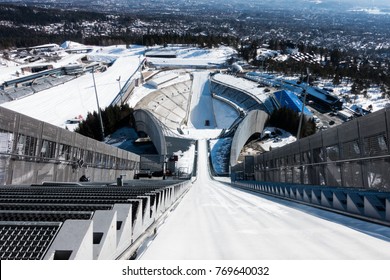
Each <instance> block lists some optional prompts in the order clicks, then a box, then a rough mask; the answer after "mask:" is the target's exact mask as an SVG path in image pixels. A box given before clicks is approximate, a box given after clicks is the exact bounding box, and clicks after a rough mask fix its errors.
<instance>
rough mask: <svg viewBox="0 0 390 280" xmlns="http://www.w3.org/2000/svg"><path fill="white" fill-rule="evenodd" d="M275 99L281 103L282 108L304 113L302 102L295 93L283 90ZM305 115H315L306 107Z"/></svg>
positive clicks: (276, 93) (278, 92)
mask: <svg viewBox="0 0 390 280" xmlns="http://www.w3.org/2000/svg"><path fill="white" fill-rule="evenodd" d="M274 95H275V99H276V100H277V101H278V102H279V104H280V107H287V108H289V109H292V110H294V111H295V112H298V113H301V112H302V101H301V100H300V99H299V98H298V96H296V95H295V94H294V93H293V92H291V91H288V90H281V91H277V92H275V93H274ZM303 113H304V114H305V115H306V116H312V115H313V113H312V112H310V111H309V109H307V107H306V106H305V107H304V108H303Z"/></svg>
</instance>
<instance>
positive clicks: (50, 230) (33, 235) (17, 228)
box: [0, 223, 61, 260]
mask: <svg viewBox="0 0 390 280" xmlns="http://www.w3.org/2000/svg"><path fill="white" fill-rule="evenodd" d="M60 225H61V223H55V224H54V223H53V224H39V223H35V224H32V223H30V224H28V223H25V224H12V223H8V224H6V223H1V224H0V260H40V259H42V258H43V256H44V254H45V253H46V251H47V249H48V248H49V246H50V244H51V243H52V241H53V240H54V238H55V236H56V234H57V232H58V230H59V227H60Z"/></svg>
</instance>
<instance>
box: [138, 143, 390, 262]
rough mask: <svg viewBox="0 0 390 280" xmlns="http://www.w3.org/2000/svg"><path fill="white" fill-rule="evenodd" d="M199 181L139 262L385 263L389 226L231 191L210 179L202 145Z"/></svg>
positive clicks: (388, 255)
mask: <svg viewBox="0 0 390 280" xmlns="http://www.w3.org/2000/svg"><path fill="white" fill-rule="evenodd" d="M198 155H199V158H198V160H199V161H198V168H199V169H198V178H197V180H196V181H195V182H194V183H193V186H192V188H191V189H190V191H189V192H188V193H187V194H186V195H185V197H184V198H183V200H182V201H181V202H180V204H179V205H178V206H177V208H176V209H175V211H173V212H171V214H170V215H169V217H168V219H167V220H166V222H165V224H163V225H162V226H161V227H160V228H159V230H158V232H157V235H156V237H155V238H154V239H153V240H152V241H151V242H150V243H149V244H148V245H149V246H148V247H147V248H146V249H145V250H144V251H143V252H142V254H141V255H140V259H142V260H151V259H155V260H165V259H167V260H178V259H180V260H210V259H224V260H232V259H275V260H276V259H279V260H280V259H305V260H307V259H389V258H390V242H389V241H390V228H388V227H384V226H378V225H373V224H370V223H366V222H362V221H359V220H355V219H352V218H348V217H344V216H340V215H337V214H333V213H329V212H326V211H322V210H318V209H314V208H310V207H306V206H301V205H297V204H294V203H291V202H285V201H282V200H278V199H273V198H269V197H265V196H260V195H257V194H253V193H250V192H245V191H242V190H238V189H234V188H232V187H230V186H229V185H227V184H225V183H222V182H218V181H215V180H213V179H212V178H210V176H209V173H208V167H207V149H206V141H205V140H201V141H200V143H199V150H198Z"/></svg>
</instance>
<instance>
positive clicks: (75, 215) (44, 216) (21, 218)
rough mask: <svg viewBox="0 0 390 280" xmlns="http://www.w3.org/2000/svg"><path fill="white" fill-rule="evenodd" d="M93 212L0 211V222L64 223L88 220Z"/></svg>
mask: <svg viewBox="0 0 390 280" xmlns="http://www.w3.org/2000/svg"><path fill="white" fill-rule="evenodd" d="M92 215H93V212H44V211H28V212H26V211H0V221H13V222H17V221H18V222H64V221H66V220H70V219H72V220H90V219H91V218H92Z"/></svg>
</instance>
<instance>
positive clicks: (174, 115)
mask: <svg viewBox="0 0 390 280" xmlns="http://www.w3.org/2000/svg"><path fill="white" fill-rule="evenodd" d="M191 86H192V81H190V80H188V81H185V82H180V83H176V84H173V85H170V86H167V87H165V88H162V89H159V90H156V91H155V92H153V93H152V94H149V95H148V96H146V97H145V98H143V99H142V100H141V102H139V103H138V104H137V106H136V109H138V108H147V109H148V110H149V111H150V112H152V113H153V115H154V116H155V117H156V118H157V119H158V120H160V121H161V122H162V123H163V124H164V125H166V126H167V127H168V128H169V129H172V130H174V131H176V130H177V129H178V128H180V124H181V123H182V122H183V121H184V120H185V118H186V117H187V109H188V102H189V100H190V92H191Z"/></svg>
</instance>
